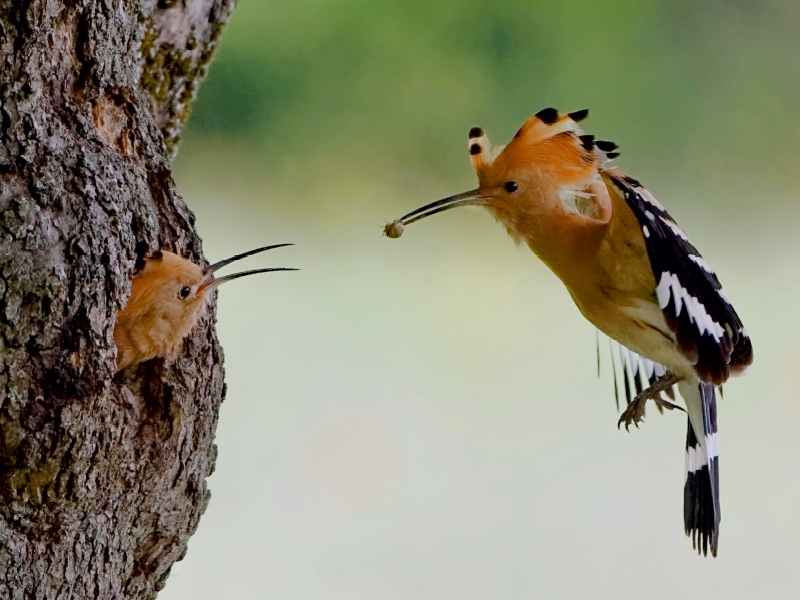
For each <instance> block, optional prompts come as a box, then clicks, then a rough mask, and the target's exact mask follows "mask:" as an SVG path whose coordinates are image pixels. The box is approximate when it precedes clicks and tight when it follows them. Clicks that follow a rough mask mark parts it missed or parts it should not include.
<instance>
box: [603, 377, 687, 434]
mask: <svg viewBox="0 0 800 600" xmlns="http://www.w3.org/2000/svg"><path fill="white" fill-rule="evenodd" d="M680 380H681V378H680V377H678V376H677V375H675V373H667V374H666V375H664V376H663V377H659V378H658V379H656V380H655V381H654V382H653V385H651V386H650V387H649V388H647V389H646V390H642V392H641V393H639V394H636V397H635V398H634V399H633V401H632V402H631V403H630V404H629V405H628V408H626V409H625V411H624V412H623V413H622V415H620V418H619V421H618V422H617V428H619V427H620V426H621V425H622V424H623V423H625V430H626V431H629V430H630V426H631V425H634V426H636V428H638V427H639V423H641V422H642V421H644V407H645V404H647V401H648V400H653V401H654V402H655V403H656V407H657V408H658V411H659V412H663V411H664V410H665V409H666V410H674V409H676V408H677V409H678V410H683V409H682V408H681V407H680V406H678V405H677V404H673V403H672V402H667V401H666V400H664V399H663V398H662V397H661V392H666V391H667V390H670V389H672V386H673V385H675V384H676V383H678V382H679V381H680Z"/></svg>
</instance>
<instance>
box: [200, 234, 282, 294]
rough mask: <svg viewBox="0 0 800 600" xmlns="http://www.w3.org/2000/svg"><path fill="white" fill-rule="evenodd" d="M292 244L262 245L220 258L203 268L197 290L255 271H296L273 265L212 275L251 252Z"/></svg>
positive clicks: (251, 254) (250, 254)
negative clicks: (218, 275)
mask: <svg viewBox="0 0 800 600" xmlns="http://www.w3.org/2000/svg"><path fill="white" fill-rule="evenodd" d="M293 245H294V244H275V245H273V246H264V247H263V248H256V249H255V250H250V251H248V252H242V253H241V254H236V255H235V256H231V257H230V258H226V259H225V260H221V261H219V262H216V263H214V264H213V265H208V266H207V267H206V268H205V269H203V275H204V277H203V281H202V282H201V283H200V285H199V286H198V288H197V292H198V293H199V292H201V291H203V290H205V289H208V288H215V287H217V286H218V285H220V284H222V283H225V282H226V281H233V280H234V279H239V278H240V277H246V276H248V275H255V274H256V273H270V272H272V271H297V270H298V269H290V268H285V267H275V268H268V269H253V270H251V271H242V272H240V273H234V274H233V275H225V277H218V278H215V277H214V272H215V271H218V270H219V269H221V268H222V267H224V266H226V265H229V264H231V263H232V262H236V261H237V260H242V259H243V258H247V257H248V256H253V254H258V253H260V252H266V251H267V250H273V249H275V248H283V247H284V246H293Z"/></svg>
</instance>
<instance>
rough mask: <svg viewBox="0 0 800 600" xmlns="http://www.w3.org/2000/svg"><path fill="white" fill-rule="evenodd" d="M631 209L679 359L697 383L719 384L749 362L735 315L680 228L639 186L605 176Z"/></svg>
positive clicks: (750, 355)
mask: <svg viewBox="0 0 800 600" xmlns="http://www.w3.org/2000/svg"><path fill="white" fill-rule="evenodd" d="M604 175H605V177H606V178H607V180H608V181H610V183H611V184H612V185H614V186H616V187H617V189H618V190H619V191H620V192H621V194H622V196H623V198H624V199H625V201H626V203H627V204H628V206H629V207H630V208H631V210H632V211H633V214H634V215H635V216H636V218H637V220H638V221H639V224H640V225H641V226H642V233H643V234H644V238H645V245H646V247H647V254H648V257H649V258H650V264H651V266H652V268H653V274H654V275H655V278H656V296H657V298H658V305H659V307H660V308H661V310H662V312H663V313H664V318H665V319H666V321H667V324H668V325H669V327H670V329H671V330H672V331H673V332H674V333H675V336H676V339H677V343H678V347H679V349H680V351H681V352H682V353H683V355H684V356H685V357H686V358H687V359H688V360H689V361H690V362H691V363H692V364H694V365H695V371H696V372H697V374H698V376H699V377H700V379H702V380H703V381H705V382H708V383H714V384H716V385H721V384H722V383H724V382H725V381H726V380H727V379H728V377H729V376H730V375H731V373H733V374H736V373H739V372H741V371H743V370H744V369H745V368H746V367H747V366H748V365H750V364H751V363H752V362H753V347H752V345H751V343H750V338H749V337H748V335H747V332H746V331H745V329H744V327H743V326H742V322H741V320H740V319H739V316H738V315H737V314H736V311H735V310H734V309H733V306H732V305H731V303H730V301H729V300H728V298H727V297H726V296H725V294H724V293H723V291H722V285H721V284H720V282H719V279H717V276H716V274H715V273H714V272H713V271H712V270H711V267H709V266H708V263H707V262H706V261H705V260H704V259H703V257H702V256H701V255H700V253H699V252H698V251H697V248H695V247H694V246H693V245H692V243H691V242H690V241H689V239H688V238H687V237H686V234H685V233H684V232H683V230H682V229H681V228H680V227H678V224H677V223H675V221H674V220H673V219H672V217H671V216H670V215H669V213H667V211H666V210H664V207H663V206H661V204H660V203H659V202H658V200H656V199H655V198H654V197H653V196H652V194H650V192H648V191H647V190H646V189H645V188H644V187H642V185H641V184H640V183H639V182H638V181H636V180H635V179H632V178H630V177H627V176H625V175H622V174H620V173H619V172H612V171H607V172H605V173H604Z"/></svg>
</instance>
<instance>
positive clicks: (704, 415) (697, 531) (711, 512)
mask: <svg viewBox="0 0 800 600" xmlns="http://www.w3.org/2000/svg"><path fill="white" fill-rule="evenodd" d="M680 388H681V395H682V396H683V397H684V399H685V400H686V406H687V409H688V413H689V424H688V433H687V435H686V483H685V485H684V488H683V519H684V526H685V529H686V535H688V536H690V537H691V538H692V546H693V547H694V548H696V549H697V551H698V553H702V554H704V555H705V554H707V553H708V550H709V549H710V550H711V555H712V556H716V555H717V546H718V544H719V523H720V505H719V450H718V444H717V399H716V395H715V393H714V386H713V385H712V384H709V383H703V382H699V381H698V382H694V383H688V382H687V383H682V384H681V386H680Z"/></svg>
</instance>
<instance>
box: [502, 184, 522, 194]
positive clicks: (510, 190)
mask: <svg viewBox="0 0 800 600" xmlns="http://www.w3.org/2000/svg"><path fill="white" fill-rule="evenodd" d="M503 187H504V188H506V191H507V192H508V193H509V194H513V193H514V192H516V191H517V190H518V189H519V186H518V185H517V182H516V181H507V182H506V184H505V185H504V186H503Z"/></svg>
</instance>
